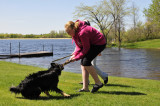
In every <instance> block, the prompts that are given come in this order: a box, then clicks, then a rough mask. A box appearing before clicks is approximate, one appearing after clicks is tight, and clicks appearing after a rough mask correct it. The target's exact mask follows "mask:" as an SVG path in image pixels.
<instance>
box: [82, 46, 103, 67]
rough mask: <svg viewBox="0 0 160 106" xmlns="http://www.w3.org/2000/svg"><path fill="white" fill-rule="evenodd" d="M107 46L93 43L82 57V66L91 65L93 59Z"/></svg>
mask: <svg viewBox="0 0 160 106" xmlns="http://www.w3.org/2000/svg"><path fill="white" fill-rule="evenodd" d="M105 47H106V44H105V45H91V47H90V50H89V51H88V53H87V54H86V55H85V56H84V57H83V58H82V60H81V65H82V66H91V65H92V64H91V62H92V60H93V59H94V58H95V57H96V56H97V55H98V54H99V53H101V52H102V51H103V50H104V49H105Z"/></svg>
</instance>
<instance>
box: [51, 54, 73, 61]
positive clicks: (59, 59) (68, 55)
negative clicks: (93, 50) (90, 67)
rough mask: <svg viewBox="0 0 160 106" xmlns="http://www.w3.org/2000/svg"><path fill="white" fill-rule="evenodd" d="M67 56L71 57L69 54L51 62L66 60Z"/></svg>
mask: <svg viewBox="0 0 160 106" xmlns="http://www.w3.org/2000/svg"><path fill="white" fill-rule="evenodd" d="M69 56H72V55H71V54H70V55H68V56H65V57H62V58H59V59H56V60H53V61H52V62H53V63H54V62H55V61H59V60H62V59H64V58H67V57H69Z"/></svg>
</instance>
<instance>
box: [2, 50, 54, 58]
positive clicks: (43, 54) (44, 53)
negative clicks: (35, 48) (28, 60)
mask: <svg viewBox="0 0 160 106" xmlns="http://www.w3.org/2000/svg"><path fill="white" fill-rule="evenodd" d="M0 56H1V57H2V56H4V57H8V58H14V57H41V56H53V52H47V51H40V52H31V53H21V54H20V55H19V53H18V54H11V55H0Z"/></svg>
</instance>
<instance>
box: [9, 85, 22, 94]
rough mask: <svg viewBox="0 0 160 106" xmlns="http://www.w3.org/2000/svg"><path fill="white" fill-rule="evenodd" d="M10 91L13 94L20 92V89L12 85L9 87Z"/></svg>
mask: <svg viewBox="0 0 160 106" xmlns="http://www.w3.org/2000/svg"><path fill="white" fill-rule="evenodd" d="M10 91H11V92H13V93H15V94H18V93H21V90H20V89H19V88H18V87H14V86H13V87H10Z"/></svg>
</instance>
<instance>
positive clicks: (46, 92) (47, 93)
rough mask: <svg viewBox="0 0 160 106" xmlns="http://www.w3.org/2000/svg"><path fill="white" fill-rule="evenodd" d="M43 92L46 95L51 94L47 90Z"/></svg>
mask: <svg viewBox="0 0 160 106" xmlns="http://www.w3.org/2000/svg"><path fill="white" fill-rule="evenodd" d="M44 93H45V94H46V95H47V96H52V95H50V94H49V92H48V91H45V92H44Z"/></svg>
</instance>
